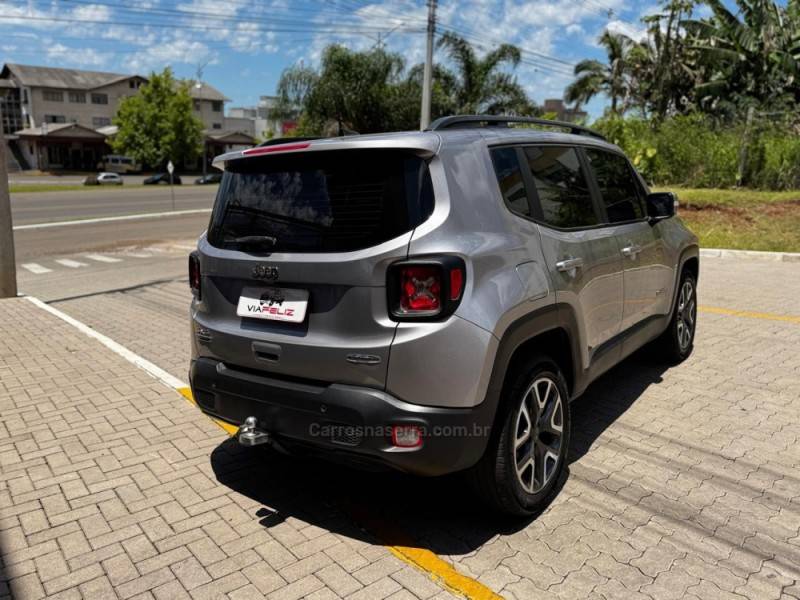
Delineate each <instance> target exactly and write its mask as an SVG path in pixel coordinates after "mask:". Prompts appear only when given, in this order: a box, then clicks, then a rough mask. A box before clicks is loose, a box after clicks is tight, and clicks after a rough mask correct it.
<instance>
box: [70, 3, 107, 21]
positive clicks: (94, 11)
mask: <svg viewBox="0 0 800 600" xmlns="http://www.w3.org/2000/svg"><path fill="white" fill-rule="evenodd" d="M68 16H69V18H70V19H77V20H79V21H110V20H111V9H110V8H109V7H108V6H105V5H100V4H87V5H85V6H76V7H75V8H73V9H72V11H71V12H70V13H69V15H68Z"/></svg>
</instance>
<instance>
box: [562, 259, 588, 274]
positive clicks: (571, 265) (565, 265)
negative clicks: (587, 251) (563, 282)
mask: <svg viewBox="0 0 800 600" xmlns="http://www.w3.org/2000/svg"><path fill="white" fill-rule="evenodd" d="M582 266H583V259H582V258H565V259H564V260H560V261H558V262H557V263H556V269H558V270H559V271H561V272H566V271H573V270H575V269H580V268H581V267H582Z"/></svg>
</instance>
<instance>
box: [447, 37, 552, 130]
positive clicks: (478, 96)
mask: <svg viewBox="0 0 800 600" xmlns="http://www.w3.org/2000/svg"><path fill="white" fill-rule="evenodd" d="M437 45H438V47H439V48H442V49H444V50H446V51H447V54H448V56H449V58H450V61H451V62H452V63H453V65H454V66H455V72H452V71H449V70H447V69H446V68H443V67H440V68H438V69H437V71H436V72H435V73H434V79H435V80H436V81H437V82H438V83H439V85H440V88H441V90H442V92H443V93H444V94H445V95H446V96H448V97H449V98H450V102H449V103H448V104H450V106H451V107H452V111H450V112H455V113H460V114H503V113H516V114H520V115H530V114H535V113H536V112H537V107H536V105H535V104H533V102H531V100H530V99H529V98H528V95H527V94H526V93H525V90H524V89H523V87H522V86H521V85H520V84H519V82H518V81H517V78H516V77H515V76H513V75H512V74H510V73H508V72H507V71H505V70H503V69H504V68H507V67H509V66H510V67H511V68H515V67H516V66H517V65H519V62H520V60H521V58H522V54H521V52H520V49H519V48H517V47H516V46H514V45H512V44H502V45H500V46H499V47H498V48H496V49H494V50H492V51H491V52H489V53H488V54H486V55H485V56H484V57H483V58H480V57H479V56H478V55H477V53H476V52H475V49H474V48H473V47H472V46H471V45H470V44H469V42H467V41H466V40H465V39H464V38H462V37H459V36H457V35H455V34H453V33H449V32H448V33H445V34H444V35H443V36H442V37H441V38H440V39H439V42H438V44H437ZM432 113H433V111H432ZM433 114H435V113H433Z"/></svg>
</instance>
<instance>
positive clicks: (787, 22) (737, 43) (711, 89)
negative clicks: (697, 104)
mask: <svg viewBox="0 0 800 600" xmlns="http://www.w3.org/2000/svg"><path fill="white" fill-rule="evenodd" d="M705 4H707V5H708V6H709V7H710V8H711V11H712V16H711V17H709V18H707V19H700V20H691V19H690V20H686V21H684V23H683V25H684V27H685V28H686V30H687V32H688V35H689V38H690V43H691V45H692V47H693V48H694V49H695V50H696V51H697V55H698V57H697V62H698V69H699V71H700V78H699V84H698V85H697V88H696V94H697V96H698V99H699V100H700V101H701V102H702V104H703V106H705V107H706V108H708V109H711V110H721V111H723V112H724V111H736V112H741V109H742V108H744V107H746V106H752V105H754V104H757V105H759V106H761V107H765V108H772V109H784V108H791V107H794V106H795V105H796V103H797V102H798V101H800V80H799V78H800V31H799V27H800V15H799V14H798V10H799V9H798V6H797V4H798V3H797V1H796V0H789V3H788V5H787V6H781V5H780V4H778V3H777V2H775V1H774V0H736V7H737V9H738V11H737V14H734V13H733V12H731V11H730V10H729V9H728V8H727V6H726V5H725V4H724V3H723V2H722V1H721V0H705Z"/></svg>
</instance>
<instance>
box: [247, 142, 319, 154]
mask: <svg viewBox="0 0 800 600" xmlns="http://www.w3.org/2000/svg"><path fill="white" fill-rule="evenodd" d="M310 145H311V143H310V142H300V143H297V144H277V145H275V146H261V147H258V148H249V149H247V150H242V156H258V155H259V154H272V153H274V152H291V151H292V150H305V149H306V148H308V147H309V146H310Z"/></svg>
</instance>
